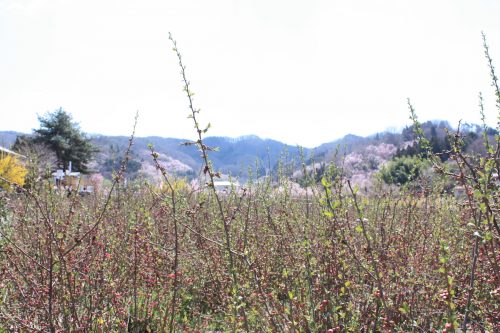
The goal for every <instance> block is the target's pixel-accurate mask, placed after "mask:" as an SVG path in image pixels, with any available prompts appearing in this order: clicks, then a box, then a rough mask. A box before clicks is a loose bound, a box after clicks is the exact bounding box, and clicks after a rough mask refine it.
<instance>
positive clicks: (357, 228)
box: [355, 225, 363, 233]
mask: <svg viewBox="0 0 500 333" xmlns="http://www.w3.org/2000/svg"><path fill="white" fill-rule="evenodd" d="M355 230H356V232H359V233H361V232H363V227H362V226H360V225H358V226H357V227H356V229H355Z"/></svg>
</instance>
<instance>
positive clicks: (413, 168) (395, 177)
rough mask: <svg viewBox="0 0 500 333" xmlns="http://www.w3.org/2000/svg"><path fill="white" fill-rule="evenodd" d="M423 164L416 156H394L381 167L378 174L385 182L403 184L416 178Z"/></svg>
mask: <svg viewBox="0 0 500 333" xmlns="http://www.w3.org/2000/svg"><path fill="white" fill-rule="evenodd" d="M425 166H426V164H425V163H424V160H422V159H421V158H419V157H417V156H404V157H396V158H395V159H393V160H392V161H390V162H389V163H388V164H387V165H384V166H383V167H382V169H381V170H380V175H381V177H382V179H383V180H384V182H385V183H387V184H395V185H404V184H407V183H408V182H410V181H413V180H415V179H417V178H418V177H419V175H420V173H421V172H422V170H423V168H424V167H425Z"/></svg>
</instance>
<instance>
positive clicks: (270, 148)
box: [0, 121, 494, 178]
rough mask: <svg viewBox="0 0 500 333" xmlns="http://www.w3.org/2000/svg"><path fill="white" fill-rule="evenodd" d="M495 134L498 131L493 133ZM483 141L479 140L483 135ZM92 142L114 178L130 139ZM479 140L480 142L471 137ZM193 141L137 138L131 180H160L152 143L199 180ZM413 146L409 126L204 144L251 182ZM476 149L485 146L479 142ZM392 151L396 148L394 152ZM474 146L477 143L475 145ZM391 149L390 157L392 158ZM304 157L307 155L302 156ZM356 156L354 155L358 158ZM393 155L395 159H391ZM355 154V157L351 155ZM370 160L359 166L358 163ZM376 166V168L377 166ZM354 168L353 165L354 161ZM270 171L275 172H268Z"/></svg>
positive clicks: (433, 128)
mask: <svg viewBox="0 0 500 333" xmlns="http://www.w3.org/2000/svg"><path fill="white" fill-rule="evenodd" d="M422 128H423V129H424V132H425V133H426V136H428V137H432V136H435V137H437V138H441V139H442V138H443V137H444V136H446V131H448V130H453V128H452V127H451V126H450V125H449V124H448V123H447V122H445V121H435V122H430V121H429V122H426V123H423V124H422ZM465 129H467V130H468V131H471V132H478V131H479V130H480V129H481V127H480V126H478V125H468V124H465V125H462V130H465ZM492 131H494V130H493V129H492ZM21 134H23V133H19V132H15V131H0V146H4V147H5V148H10V147H11V145H12V144H13V143H14V142H15V139H16V137H17V136H18V135H21ZM479 137H480V136H479ZM91 138H92V142H93V144H94V145H96V146H97V147H98V148H99V150H100V151H99V153H98V154H97V156H96V158H95V161H94V163H93V165H92V169H93V170H94V171H95V172H100V173H102V174H103V175H104V176H105V177H110V176H111V174H112V172H113V170H117V169H118V168H119V165H120V161H121V159H122V157H123V153H124V151H125V149H126V147H127V145H128V137H127V136H107V135H92V136H91ZM472 139H474V140H476V138H474V137H472ZM187 141H190V140H186V139H178V138H165V137H158V136H150V137H136V138H135V139H134V143H133V148H132V152H131V155H130V162H129V165H128V169H129V170H130V174H131V176H134V177H135V176H140V175H142V176H145V177H149V178H151V177H154V176H155V175H157V174H158V173H157V171H156V167H155V165H154V163H153V160H152V157H151V151H150V149H149V148H148V146H149V145H150V144H151V145H153V147H154V150H155V151H156V152H157V153H158V154H159V160H160V162H161V163H162V164H163V165H164V166H165V168H166V169H167V170H168V171H169V172H171V173H174V174H178V175H181V176H188V177H195V176H196V175H198V174H199V173H200V172H201V169H202V159H201V157H200V152H199V151H198V149H197V147H196V146H195V145H191V146H185V145H182V144H183V143H185V142H187ZM412 141H413V130H412V128H411V126H410V127H408V126H407V127H406V128H404V129H403V130H402V132H401V133H391V132H382V133H376V134H373V135H370V136H366V137H362V136H358V135H354V134H348V135H346V136H344V137H343V138H340V139H338V140H334V141H331V142H327V143H324V144H321V145H319V146H317V147H315V148H312V149H309V148H299V147H298V146H292V145H288V144H285V143H283V142H280V141H277V140H272V139H262V138H260V137H258V136H256V135H245V136H241V137H236V138H230V137H216V136H214V137H207V138H205V139H204V143H205V144H206V145H207V146H209V147H217V148H218V151H216V152H210V160H211V161H212V163H213V166H214V168H215V169H216V170H217V171H221V172H222V173H223V174H226V175H232V176H234V177H241V178H246V177H247V176H248V173H249V170H251V172H252V174H253V176H254V177H259V176H262V175H265V174H267V173H268V172H269V171H270V170H275V169H276V166H277V164H278V161H280V159H282V158H286V160H287V161H288V162H289V161H292V160H294V161H296V163H295V164H296V166H297V167H299V168H300V164H299V163H298V162H300V161H301V159H304V160H305V162H306V163H307V164H308V165H309V164H313V163H324V162H330V161H332V160H336V161H339V160H340V159H341V158H342V157H349V158H348V160H349V161H351V162H353V161H356V163H355V164H356V165H357V166H358V167H359V166H360V165H361V166H362V167H363V168H365V169H366V163H368V164H369V165H371V167H372V170H373V167H375V168H376V166H377V165H381V163H384V161H386V160H387V159H388V158H391V156H392V155H393V154H395V153H396V152H397V151H399V150H400V149H404V148H405V147H407V146H408V145H409V144H410V143H411V142H412ZM476 146H481V145H480V144H479V143H477V144H476ZM390 147H393V148H390ZM471 147H474V144H472V145H471ZM388 149H389V151H390V152H391V153H390V154H388ZM301 154H302V155H301ZM353 154H354V155H353ZM391 154H392V155H391ZM349 155H350V156H349ZM359 158H361V159H363V158H364V159H366V158H368V159H370V161H364V162H363V163H360V162H359V161H357V160H356V159H359ZM374 161H375V162H376V163H375V162H374ZM353 163H354V162H353ZM269 169H270V170H269Z"/></svg>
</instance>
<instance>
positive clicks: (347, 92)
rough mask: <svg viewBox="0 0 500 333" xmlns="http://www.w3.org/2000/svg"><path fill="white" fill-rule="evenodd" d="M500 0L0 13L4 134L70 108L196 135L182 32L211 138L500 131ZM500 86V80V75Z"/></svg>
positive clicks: (85, 117) (105, 128)
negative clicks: (494, 73)
mask: <svg viewBox="0 0 500 333" xmlns="http://www.w3.org/2000/svg"><path fill="white" fill-rule="evenodd" d="M499 17H500V1H498V0H475V1H472V0H468V1H465V0H429V1H427V0H418V1H416V0H412V1H407V0H386V1H381V0H380V1H378V0H345V1H336V0H329V1H327V0H324V1H322V0H308V1H305V0H304V1H298V0H247V1H243V0H232V1H231V0H225V1H222V0H221V1H219V0H212V1H207V0H197V1H194V0H193V1H188V0H183V1H181V0H177V1H170V0H157V1H155V0H140V1H139V0H136V1H131V0H85V1H76V0H0V130H17V131H24V132H29V131H31V129H32V128H36V127H37V126H38V120H37V114H44V113H45V112H47V111H53V110H55V109H57V108H59V107H63V108H64V109H65V110H67V111H68V112H70V113H71V114H72V115H73V117H74V119H75V120H76V121H77V122H79V123H80V126H81V128H82V129H83V130H84V131H86V132H89V133H102V134H110V135H128V134H129V133H130V131H131V127H132V123H133V118H134V114H135V112H136V110H139V114H140V116H139V117H140V118H139V124H138V128H137V132H138V133H137V134H138V135H139V136H148V135H159V136H166V137H182V138H190V137H193V136H194V134H195V133H194V131H193V126H192V123H191V122H190V120H189V119H187V118H186V116H187V115H188V113H189V111H188V109H187V101H186V98H185V95H184V94H183V91H182V83H181V81H180V75H179V67H178V64H177V59H176V58H175V54H174V53H173V52H172V50H171V49H172V45H171V44H170V42H169V40H168V32H169V31H170V32H172V34H173V35H174V38H175V39H176V40H177V42H178V47H179V49H180V51H181V52H182V54H183V60H184V61H185V64H186V65H187V74H188V76H189V78H190V81H191V83H192V88H193V90H194V91H195V93H196V96H195V104H196V105H197V106H198V107H200V108H201V109H202V110H201V119H202V122H203V123H207V122H211V123H212V129H211V130H210V131H209V135H224V136H240V135H246V134H256V135H259V136H261V137H266V138H273V139H277V140H281V141H284V142H287V143H289V144H301V145H304V146H306V147H312V146H316V145H318V144H320V143H323V142H328V141H332V140H334V139H336V138H339V137H341V136H343V135H345V134H347V133H354V134H359V135H367V134H372V133H375V132H377V131H383V130H385V129H395V128H400V127H401V126H403V125H405V124H408V123H409V121H408V110H407V106H406V98H407V97H410V98H411V100H412V102H413V104H414V106H415V107H416V110H417V112H418V115H419V117H420V119H421V120H430V119H448V120H450V121H451V122H452V124H455V123H456V122H457V121H458V120H459V119H464V120H466V121H470V122H479V113H478V106H477V105H478V99H477V95H478V92H479V91H482V92H483V94H484V95H485V97H486V107H487V110H486V111H487V116H488V118H489V122H490V124H492V125H494V124H495V123H496V116H497V113H498V111H497V110H495V106H494V96H493V91H492V88H491V86H490V80H489V76H488V68H487V66H486V61H485V59H484V54H483V48H482V40H481V34H480V33H481V30H484V31H485V32H486V34H487V36H488V41H489V44H490V47H491V51H492V55H493V57H494V60H495V61H496V64H497V67H498V69H499V72H500V19H499ZM499 74H500V73H499Z"/></svg>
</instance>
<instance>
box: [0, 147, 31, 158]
mask: <svg viewBox="0 0 500 333" xmlns="http://www.w3.org/2000/svg"><path fill="white" fill-rule="evenodd" d="M0 153H5V154H9V155H14V156H16V157H20V158H26V156H24V155H21V154H18V153H16V152H14V151H12V150H10V149H7V148H4V147H2V146H0Z"/></svg>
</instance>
